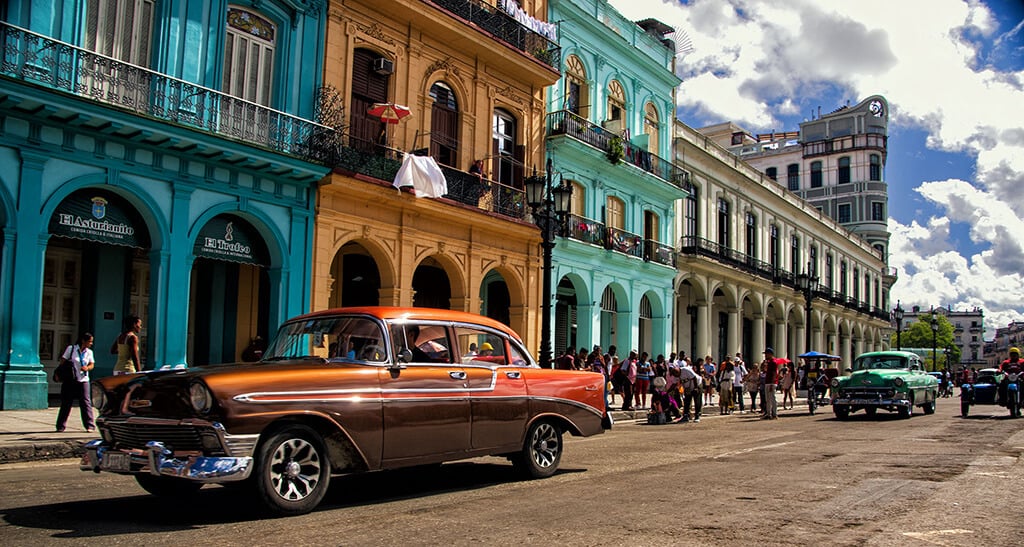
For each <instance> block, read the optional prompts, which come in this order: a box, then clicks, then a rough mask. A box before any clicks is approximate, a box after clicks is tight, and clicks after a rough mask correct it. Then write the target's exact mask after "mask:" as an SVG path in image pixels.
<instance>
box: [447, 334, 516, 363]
mask: <svg viewBox="0 0 1024 547" xmlns="http://www.w3.org/2000/svg"><path fill="white" fill-rule="evenodd" d="M455 338H456V339H457V340H458V341H459V348H460V351H462V363H463V364H474V365H484V366H500V365H505V364H507V363H508V360H507V359H506V355H505V338H504V337H503V336H501V335H500V334H497V333H495V332H491V331H486V330H484V329H480V328H474V327H468V326H459V327H456V328H455Z"/></svg>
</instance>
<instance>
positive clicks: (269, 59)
mask: <svg viewBox="0 0 1024 547" xmlns="http://www.w3.org/2000/svg"><path fill="white" fill-rule="evenodd" d="M326 19H327V6H326V2H325V1H324V0H234V1H231V2H228V1H226V0H197V1H192V0H57V1H53V0H46V1H43V0H10V1H5V2H3V3H2V4H0V36H2V39H3V50H2V56H3V58H2V65H0V408H2V409H16V408H44V407H46V405H47V398H48V394H53V393H56V392H57V387H58V386H55V385H53V384H52V383H51V382H49V376H50V371H51V370H52V368H53V367H54V366H55V365H56V364H57V362H58V360H59V357H60V354H61V353H62V352H63V350H64V348H65V347H67V346H68V345H69V344H71V343H73V342H74V341H75V340H76V339H77V337H78V334H79V333H80V332H86V331H87V332H91V333H94V335H95V340H96V342H95V346H94V350H95V353H96V357H97V358H96V361H97V369H96V371H95V372H94V373H93V374H94V375H99V376H104V375H107V374H110V371H111V369H112V366H113V364H114V361H115V356H114V355H111V354H110V352H109V349H110V346H111V343H112V342H113V341H114V340H115V338H116V336H117V335H118V333H119V332H120V331H121V328H122V324H123V321H124V319H125V317H126V316H130V315H137V316H139V317H141V318H142V321H143V331H142V336H141V339H142V341H143V344H142V346H143V354H144V355H143V360H144V362H145V368H159V367H165V366H172V367H174V366H186V365H190V364H204V363H210V362H223V361H231V360H236V359H238V358H239V357H240V356H241V354H242V352H243V350H244V349H245V348H246V347H247V346H248V345H249V344H250V343H251V342H252V340H253V339H255V338H256V337H257V336H260V337H264V338H265V337H266V336H267V335H268V334H270V333H271V332H273V330H274V329H275V328H276V326H277V324H278V323H280V322H281V321H283V320H284V319H286V318H287V317H289V316H291V315H294V314H297V313H301V312H305V311H306V310H307V309H308V305H309V298H310V296H309V295H310V292H311V291H310V279H311V273H310V268H311V264H312V259H311V255H312V239H313V222H314V208H315V205H316V192H317V188H318V181H319V180H320V179H321V178H323V176H324V175H325V174H326V173H327V171H328V169H327V168H326V167H323V166H322V165H321V164H322V163H323V162H322V161H321V160H322V156H323V155H324V153H323V150H324V149H325V148H326V147H325V146H323V141H325V140H330V138H329V136H330V135H331V134H332V133H331V131H330V130H329V128H326V127H325V126H322V125H319V124H317V123H314V122H313V121H311V120H312V119H313V118H314V116H315V114H316V112H317V111H318V108H317V107H318V104H321V103H320V102H318V97H319V96H320V95H318V92H319V91H320V82H321V81H322V73H323V62H324V61H323V59H324V58H325V56H324V51H323V48H324V42H325V40H324V32H325V27H326ZM325 135H327V137H325Z"/></svg>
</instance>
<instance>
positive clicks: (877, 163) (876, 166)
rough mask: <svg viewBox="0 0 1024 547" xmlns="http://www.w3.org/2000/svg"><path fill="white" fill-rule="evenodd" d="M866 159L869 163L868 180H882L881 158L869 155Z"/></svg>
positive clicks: (876, 155)
mask: <svg viewBox="0 0 1024 547" xmlns="http://www.w3.org/2000/svg"><path fill="white" fill-rule="evenodd" d="M868 159H869V160H870V162H871V166H870V172H869V173H868V180H882V157H881V156H879V155H878V154H871V156H869V158H868Z"/></svg>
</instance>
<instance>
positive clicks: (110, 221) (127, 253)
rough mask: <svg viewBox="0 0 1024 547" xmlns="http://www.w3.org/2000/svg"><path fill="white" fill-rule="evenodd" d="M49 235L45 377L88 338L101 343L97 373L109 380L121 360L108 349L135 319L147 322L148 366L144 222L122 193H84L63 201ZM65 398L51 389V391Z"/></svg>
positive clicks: (42, 351) (42, 352)
mask: <svg viewBox="0 0 1024 547" xmlns="http://www.w3.org/2000/svg"><path fill="white" fill-rule="evenodd" d="M48 231H49V233H50V236H51V237H50V240H49V242H48V244H47V246H46V256H45V258H44V263H43V290H42V302H41V306H40V321H39V361H40V363H42V365H43V368H44V370H45V371H46V377H47V378H50V376H51V374H50V372H51V371H52V369H53V368H55V367H56V366H57V363H58V362H59V361H60V354H61V353H62V352H63V350H64V348H66V347H67V346H68V345H70V344H72V343H74V341H75V339H76V338H77V337H78V334H79V333H82V332H91V333H93V335H94V337H95V348H98V349H97V351H96V365H97V369H96V373H95V374H96V375H97V376H106V375H108V374H110V371H111V370H112V368H113V365H114V360H115V359H114V357H113V356H111V355H110V354H109V353H108V352H106V351H102V350H103V348H107V347H108V345H109V344H110V343H111V342H112V341H113V340H114V339H115V338H116V337H117V335H118V334H119V333H120V332H121V327H122V323H123V321H124V318H125V317H127V316H129V315H136V316H138V317H141V318H142V320H143V330H142V333H141V336H140V342H141V344H140V349H141V352H140V353H141V355H140V357H141V358H142V361H143V366H145V364H146V353H147V352H146V348H147V342H148V340H147V335H146V332H147V331H146V325H147V324H148V323H149V288H150V287H149V278H150V264H149V260H148V257H147V251H148V250H149V247H150V237H149V231H148V229H147V227H146V224H145V222H144V221H143V220H142V215H140V214H139V212H138V211H137V210H136V209H135V207H134V206H132V204H130V203H129V202H128V201H127V200H126V199H124V198H123V197H121V196H119V195H118V194H115V193H113V192H110V191H107V190H103V189H99V188H83V189H80V190H76V191H74V192H72V193H71V194H69V195H68V196H67V197H66V198H64V199H63V200H62V201H61V202H60V204H59V205H58V206H57V208H56V209H55V210H54V212H53V215H52V216H51V217H50V221H49V226H48ZM59 391H60V386H59V385H56V384H53V383H52V382H51V385H50V386H49V392H50V393H51V394H52V393H58V392H59Z"/></svg>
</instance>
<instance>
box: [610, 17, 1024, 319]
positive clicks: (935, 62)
mask: <svg viewBox="0 0 1024 547" xmlns="http://www.w3.org/2000/svg"><path fill="white" fill-rule="evenodd" d="M610 3H611V4H612V5H613V6H614V7H615V8H616V9H618V10H619V11H620V12H621V13H622V14H623V15H625V16H626V17H627V18H630V19H633V20H640V19H645V18H648V17H654V18H656V19H659V20H661V21H663V22H665V23H668V24H670V25H672V26H675V27H677V28H680V29H683V30H685V31H686V33H687V34H688V35H689V37H690V38H691V39H692V42H693V46H694V51H693V52H692V53H690V54H689V55H686V56H685V57H683V58H682V59H680V60H679V66H680V72H681V76H682V77H683V83H682V84H681V85H680V88H679V94H678V97H679V99H678V100H679V105H680V106H681V107H683V108H684V109H685V110H686V111H687V112H691V113H693V112H696V113H697V115H698V116H699V117H701V119H700V120H689V119H687V120H686V121H687V122H688V123H691V124H695V125H700V124H703V123H705V122H706V123H716V122H720V121H726V120H731V121H734V122H737V123H739V124H741V125H743V126H744V127H746V128H747V129H749V130H752V131H768V130H773V129H775V130H792V129H795V127H793V126H791V125H790V126H784V125H783V124H782V123H781V122H780V121H779V119H778V117H783V116H792V115H793V113H794V112H798V111H799V109H800V108H801V107H800V106H799V105H797V104H796V103H797V102H799V101H806V100H807V99H812V100H813V99H818V98H822V97H824V96H826V95H831V96H835V95H836V94H837V91H838V93H839V94H840V95H842V96H844V97H848V98H850V99H851V100H853V101H857V100H860V99H862V98H864V97H867V96H869V95H872V94H881V95H883V96H885V97H886V98H887V99H888V100H889V103H890V106H891V110H892V111H891V113H890V123H891V124H892V125H893V126H894V127H899V126H905V127H915V126H916V127H920V128H923V129H925V130H926V131H927V133H928V137H927V145H928V146H929V147H931V148H935V149H940V150H944V151H947V152H955V153H959V154H962V155H963V157H964V158H965V160H966V161H969V162H974V169H973V171H974V172H975V176H974V177H973V178H974V180H970V181H963V180H946V181H931V182H929V181H923V180H918V181H899V186H900V187H901V189H902V188H906V187H907V185H908V184H909V185H911V187H912V188H913V189H914V191H915V192H916V193H917V194H918V195H919V196H920V199H923V200H924V201H925V202H927V205H928V207H923V208H922V209H921V211H928V212H927V213H923V214H926V215H934V214H935V213H934V211H935V209H936V208H937V209H938V210H939V211H940V213H939V214H938V215H937V216H935V217H934V218H921V217H920V216H919V218H918V219H917V220H914V221H912V222H911V223H910V224H909V225H903V224H900V223H898V222H895V221H892V220H891V221H890V229H891V230H892V243H891V247H890V257H891V258H890V265H891V266H894V267H897V268H899V269H900V270H901V272H900V280H899V282H898V283H897V284H896V286H895V287H894V289H893V295H892V296H893V299H894V300H895V299H896V298H902V300H903V301H904V303H905V304H906V303H907V302H908V301H910V304H914V303H917V304H920V305H923V306H928V305H931V304H935V305H950V306H953V307H954V308H958V307H960V308H963V307H974V306H979V307H982V308H984V309H985V311H986V316H987V318H988V319H989V320H991V322H989V325H992V324H995V325H996V326H1001V325H1005V324H1006V323H1007V322H1008V321H1010V320H1021V319H1024V313H1022V311H1024V302H1021V301H1020V298H1021V295H1022V294H1024V290H1022V289H1024V283H1022V278H1021V274H1020V273H1016V272H1024V242H1022V237H1024V235H1022V234H1024V225H1022V223H1021V220H1020V217H1022V216H1024V199H1021V195H1020V194H1021V189H1022V188H1024V109H1022V108H1021V105H1022V104H1024V71H1016V72H1006V71H1002V72H1001V71H999V69H998V68H996V67H995V66H994V64H993V62H992V61H991V57H992V56H993V55H994V53H995V52H997V51H998V52H1005V51H1013V50H1012V48H1014V47H1015V46H1014V45H1013V44H1015V43H1017V41H1018V40H1017V38H1019V36H1020V35H1021V33H1022V28H1021V25H1017V26H1016V27H1014V28H1013V29H1003V30H1002V34H1001V35H999V34H998V32H1000V30H999V29H998V21H997V20H996V18H995V17H994V16H993V13H992V12H991V10H990V8H989V7H988V6H987V5H986V4H985V2H982V1H979V0H967V1H963V0H902V1H900V2H892V1H890V0H859V1H857V2H850V1H846V0H826V1H819V0H727V1H726V0H690V1H689V2H688V3H687V4H681V3H680V2H678V1H676V0H611V2H610ZM911 22H912V23H911ZM908 24H912V25H913V32H908V30H907V29H908V26H907V25H908ZM986 46H987V47H986ZM986 51H987V53H986ZM830 92H831V93H830ZM804 104H806V103H804ZM834 106H839V105H833V106H832V107H825V110H826V111H829V110H832V108H833V107H834ZM806 117H807V116H806V115H804V116H801V118H806ZM894 146H899V143H894V142H890V151H892V148H893V147H894ZM895 188H896V184H895V183H894V184H892V185H891V188H890V193H891V192H893V191H896V190H895ZM943 217H946V218H943ZM957 224H959V225H960V226H963V225H966V226H969V231H968V234H969V238H970V243H971V245H970V247H971V248H972V249H975V251H962V250H959V249H958V246H961V248H962V244H963V243H967V242H958V241H955V240H953V239H951V235H950V234H951V233H952V232H957V233H959V232H960V231H962V230H961V229H957V230H953V226H954V225H957ZM977 249H980V251H978V250H977ZM972 252H973V254H971V253H972ZM965 253H966V254H970V256H965ZM914 300H917V302H914ZM993 333H994V329H991V328H990V329H989V331H988V334H989V335H991V334H993Z"/></svg>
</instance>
